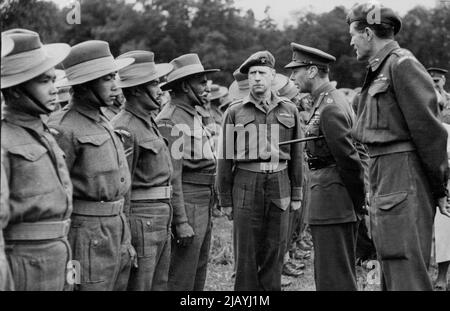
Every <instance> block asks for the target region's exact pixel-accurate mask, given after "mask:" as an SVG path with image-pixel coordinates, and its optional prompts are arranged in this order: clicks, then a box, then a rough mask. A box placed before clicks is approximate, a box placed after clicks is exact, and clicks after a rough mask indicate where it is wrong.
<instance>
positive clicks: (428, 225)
mask: <svg viewBox="0 0 450 311" xmlns="http://www.w3.org/2000/svg"><path fill="white" fill-rule="evenodd" d="M373 10H378V13H379V14H376V16H377V18H376V20H375V21H374V20H373V16H372V14H369V13H370V12H373ZM347 23H348V24H349V31H350V36H351V41H350V44H351V46H353V47H354V49H355V51H356V58H357V59H358V60H360V61H365V62H367V63H368V65H369V66H368V70H367V74H366V79H365V81H364V84H363V86H362V90H361V94H360V95H359V96H358V97H357V98H358V104H357V106H358V111H357V122H356V126H355V128H354V130H353V136H354V137H355V138H356V139H357V140H358V141H360V142H361V143H364V144H365V145H366V147H367V151H368V155H369V157H370V161H369V185H370V192H369V197H370V216H371V231H372V237H373V239H374V243H375V247H376V251H377V256H378V258H379V260H380V262H381V268H382V272H383V273H382V276H383V277H382V285H383V289H387V290H432V284H431V281H430V278H429V276H428V272H427V268H428V267H429V263H430V255H431V241H432V228H433V220H434V215H435V212H436V206H439V209H440V211H441V213H442V214H444V215H447V216H450V208H449V206H448V204H447V199H446V198H447V189H446V185H447V179H448V178H447V177H448V164H447V151H446V146H447V132H446V130H445V128H444V127H443V126H442V124H441V123H440V122H439V119H438V118H437V116H438V103H437V95H436V92H435V90H434V86H433V81H432V79H431V77H430V75H429V74H428V73H427V71H426V69H425V68H424V67H423V65H422V64H421V63H420V62H419V61H418V60H417V59H416V58H415V57H414V55H413V54H412V53H411V52H410V51H408V50H405V49H402V48H400V46H399V44H398V43H397V41H395V35H396V34H397V33H398V32H399V31H400V28H401V20H400V18H399V17H398V16H397V15H396V14H395V13H394V12H393V11H392V10H391V9H389V8H386V7H383V6H377V5H374V4H361V5H357V6H355V7H354V8H352V10H351V11H350V13H349V15H348V16H347Z"/></svg>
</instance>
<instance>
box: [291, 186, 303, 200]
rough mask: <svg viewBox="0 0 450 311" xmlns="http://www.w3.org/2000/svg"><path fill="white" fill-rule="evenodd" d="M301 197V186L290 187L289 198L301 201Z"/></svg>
mask: <svg viewBox="0 0 450 311" xmlns="http://www.w3.org/2000/svg"><path fill="white" fill-rule="evenodd" d="M302 199H303V191H302V187H292V188H291V200H292V201H301V200H302Z"/></svg>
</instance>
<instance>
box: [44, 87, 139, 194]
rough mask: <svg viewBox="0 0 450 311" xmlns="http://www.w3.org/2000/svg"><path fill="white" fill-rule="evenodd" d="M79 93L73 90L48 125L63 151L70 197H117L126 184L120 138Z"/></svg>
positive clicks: (122, 191) (126, 171) (125, 167)
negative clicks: (69, 180)
mask: <svg viewBox="0 0 450 311" xmlns="http://www.w3.org/2000/svg"><path fill="white" fill-rule="evenodd" d="M79 96H80V95H77V94H76V95H75V96H74V97H73V98H72V102H71V103H70V104H69V105H67V106H66V107H64V108H63V109H62V110H61V111H58V112H56V113H54V114H53V115H51V116H50V119H49V126H50V127H51V129H52V132H53V134H54V135H55V137H56V140H57V142H58V144H59V146H60V147H61V148H62V149H63V150H64V152H65V153H66V162H67V166H68V168H69V171H70V176H71V178H72V183H73V187H74V191H73V198H74V200H83V201H96V202H100V201H105V202H112V201H117V200H119V199H121V198H123V197H124V195H125V194H126V193H127V191H128V189H129V187H130V172H129V170H128V165H127V160H126V158H125V152H124V149H123V145H122V141H121V139H120V136H119V135H117V134H116V133H115V132H114V130H113V128H112V126H111V125H110V124H109V122H108V121H107V120H106V118H105V117H104V116H103V115H102V114H101V112H100V109H99V108H98V107H97V106H96V105H95V103H94V99H91V98H87V97H79Z"/></svg>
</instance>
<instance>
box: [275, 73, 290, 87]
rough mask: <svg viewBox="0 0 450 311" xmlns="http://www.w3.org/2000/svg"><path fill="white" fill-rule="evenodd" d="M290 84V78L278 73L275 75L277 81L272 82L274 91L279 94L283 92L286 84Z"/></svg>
mask: <svg viewBox="0 0 450 311" xmlns="http://www.w3.org/2000/svg"><path fill="white" fill-rule="evenodd" d="M288 83H289V78H288V77H286V76H283V75H282V74H279V73H277V74H276V75H275V79H274V80H273V82H272V87H271V88H272V91H275V92H278V91H279V90H281V89H282V88H283V87H284V86H285V85H286V84H288Z"/></svg>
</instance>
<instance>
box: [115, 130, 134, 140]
mask: <svg viewBox="0 0 450 311" xmlns="http://www.w3.org/2000/svg"><path fill="white" fill-rule="evenodd" d="M116 132H118V133H119V134H121V135H124V136H126V137H128V138H130V137H131V133H130V132H128V131H125V130H116Z"/></svg>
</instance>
